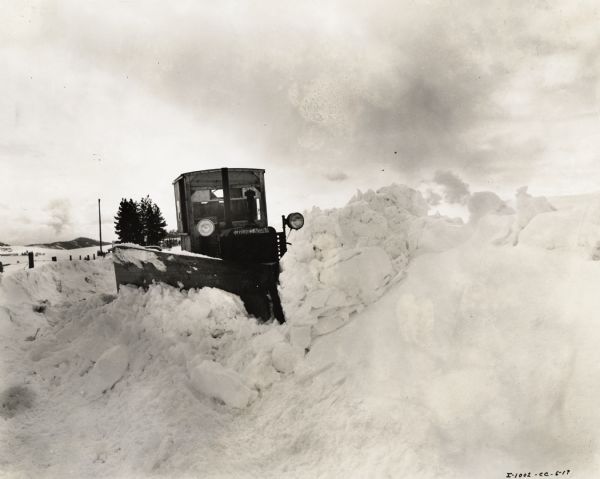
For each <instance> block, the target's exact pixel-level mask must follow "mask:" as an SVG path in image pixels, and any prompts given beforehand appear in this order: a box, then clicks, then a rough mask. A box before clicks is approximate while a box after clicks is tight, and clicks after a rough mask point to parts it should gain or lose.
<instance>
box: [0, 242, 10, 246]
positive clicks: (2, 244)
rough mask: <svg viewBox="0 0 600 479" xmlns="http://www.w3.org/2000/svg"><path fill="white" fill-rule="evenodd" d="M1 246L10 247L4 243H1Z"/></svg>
mask: <svg viewBox="0 0 600 479" xmlns="http://www.w3.org/2000/svg"><path fill="white" fill-rule="evenodd" d="M0 246H8V245H7V244H6V243H3V242H2V241H0Z"/></svg>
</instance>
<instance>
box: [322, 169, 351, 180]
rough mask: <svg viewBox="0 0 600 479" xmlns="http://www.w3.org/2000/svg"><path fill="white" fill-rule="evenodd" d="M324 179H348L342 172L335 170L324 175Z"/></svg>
mask: <svg viewBox="0 0 600 479" xmlns="http://www.w3.org/2000/svg"><path fill="white" fill-rule="evenodd" d="M325 178H327V179H328V180H329V181H344V180H347V179H348V175H347V174H346V173H344V172H343V171H339V170H336V171H329V172H327V173H325Z"/></svg>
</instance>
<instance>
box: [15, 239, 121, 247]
mask: <svg viewBox="0 0 600 479" xmlns="http://www.w3.org/2000/svg"><path fill="white" fill-rule="evenodd" d="M102 244H103V245H110V244H111V243H104V242H102ZM26 246H38V247H39V248H51V249H78V248H89V247H90V246H100V241H97V240H95V239H91V238H75V239H74V240H71V241H56V242H54V243H43V244H28V245H26Z"/></svg>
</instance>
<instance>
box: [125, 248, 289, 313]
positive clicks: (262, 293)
mask: <svg viewBox="0 0 600 479" xmlns="http://www.w3.org/2000/svg"><path fill="white" fill-rule="evenodd" d="M113 264H114V268H115V277H116V281H117V290H118V289H119V286H121V285H125V284H129V285H134V286H138V287H142V288H147V287H148V286H150V285H151V284H152V283H165V284H169V285H171V286H174V287H176V288H179V289H192V288H204V287H210V288H218V289H222V290H224V291H228V292H229V293H233V294H236V295H238V296H240V298H241V299H242V301H243V302H244V305H245V307H246V310H247V311H248V313H249V314H252V315H254V316H256V317H257V318H259V319H262V320H265V321H266V320H269V319H270V318H271V317H273V316H274V317H275V318H276V319H277V320H278V321H279V322H280V323H282V322H284V321H285V318H284V315H283V310H282V308H281V301H280V299H279V293H278V291H277V283H278V280H279V264H278V263H273V264H241V263H234V262H230V261H224V260H221V259H218V258H211V257H208V256H200V255H190V254H174V253H170V252H164V251H153V250H149V249H145V248H143V247H141V246H140V247H135V246H115V248H114V249H113Z"/></svg>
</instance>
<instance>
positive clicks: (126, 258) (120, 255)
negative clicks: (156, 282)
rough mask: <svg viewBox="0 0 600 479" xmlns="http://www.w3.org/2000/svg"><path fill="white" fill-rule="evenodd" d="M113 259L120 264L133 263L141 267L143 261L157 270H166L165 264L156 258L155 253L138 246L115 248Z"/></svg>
mask: <svg viewBox="0 0 600 479" xmlns="http://www.w3.org/2000/svg"><path fill="white" fill-rule="evenodd" d="M113 261H115V262H116V263H120V264H126V263H133V264H134V265H136V266H137V267H138V268H143V266H142V264H143V263H148V264H151V265H152V266H154V267H155V268H156V269H157V270H158V271H162V272H164V271H166V270H167V267H166V265H165V264H164V263H163V262H162V261H161V260H160V259H158V256H157V255H156V253H154V252H152V251H148V250H145V249H139V248H115V249H114V251H113Z"/></svg>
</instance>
